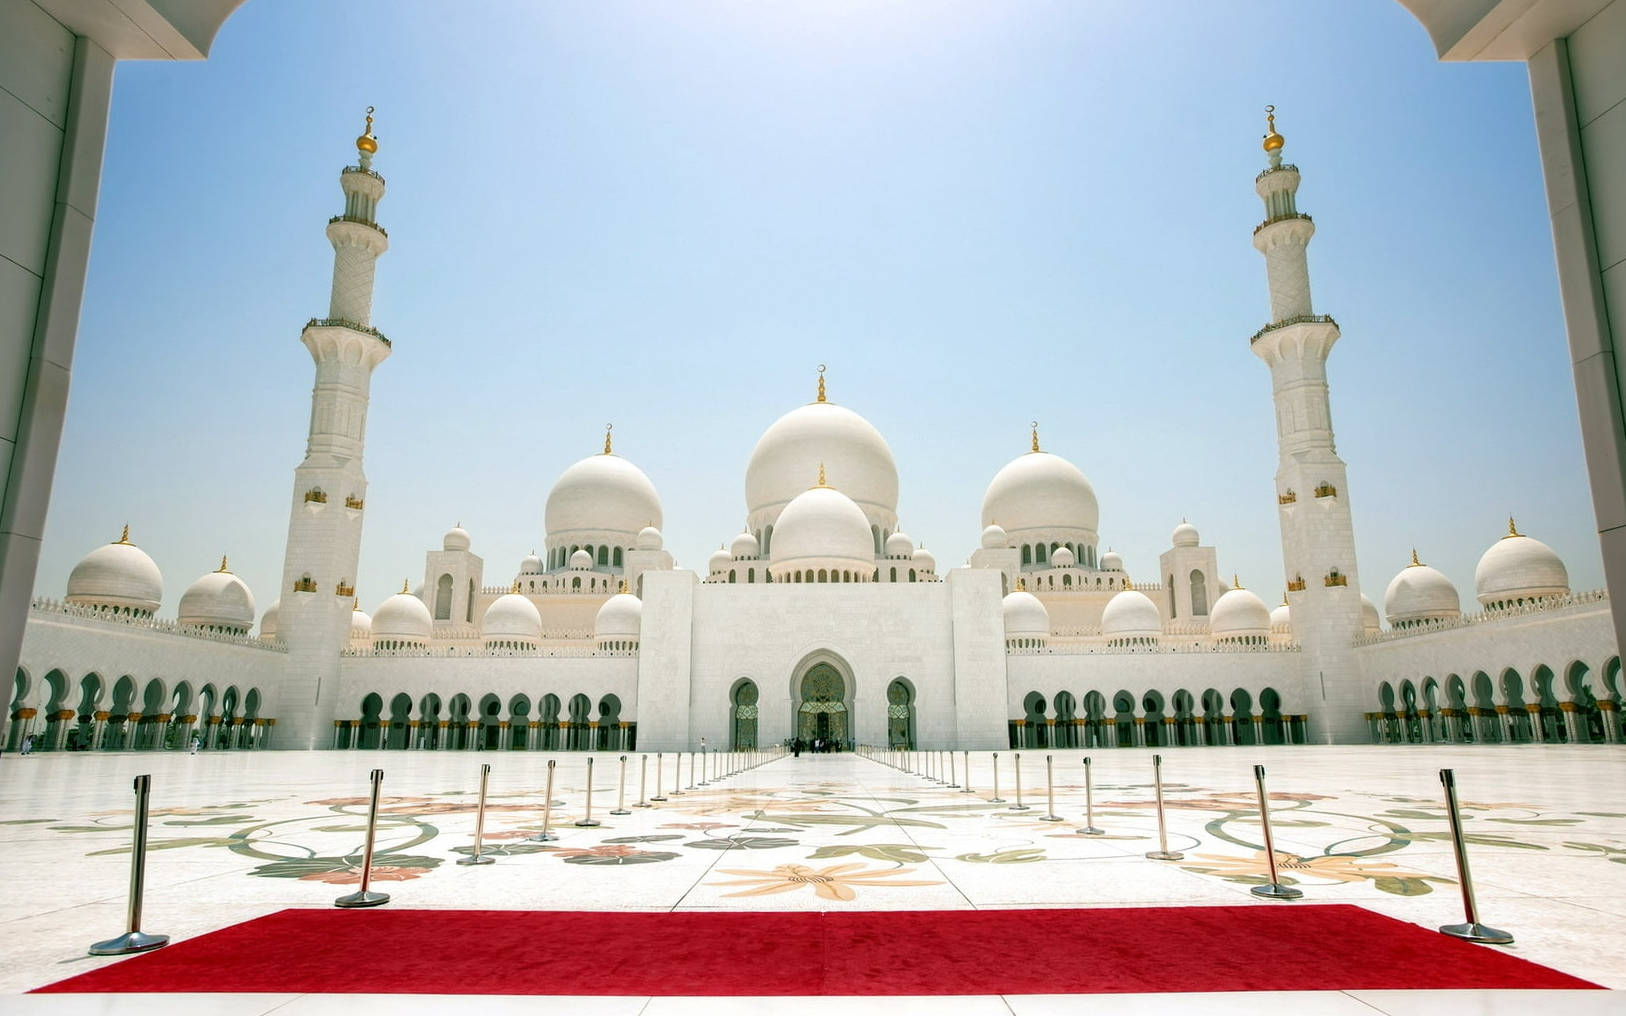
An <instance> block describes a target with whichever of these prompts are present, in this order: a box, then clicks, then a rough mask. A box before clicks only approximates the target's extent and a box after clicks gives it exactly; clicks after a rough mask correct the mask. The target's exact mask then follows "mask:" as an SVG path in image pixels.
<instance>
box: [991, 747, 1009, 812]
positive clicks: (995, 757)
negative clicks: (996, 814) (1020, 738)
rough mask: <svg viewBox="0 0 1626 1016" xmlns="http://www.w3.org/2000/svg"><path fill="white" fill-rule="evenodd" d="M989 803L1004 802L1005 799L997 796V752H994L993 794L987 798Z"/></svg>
mask: <svg viewBox="0 0 1626 1016" xmlns="http://www.w3.org/2000/svg"><path fill="white" fill-rule="evenodd" d="M988 803H989V804H1004V803H1005V799H1004V798H1003V797H1000V796H999V752H997V751H996V752H994V796H993V797H990V798H989V799H988Z"/></svg>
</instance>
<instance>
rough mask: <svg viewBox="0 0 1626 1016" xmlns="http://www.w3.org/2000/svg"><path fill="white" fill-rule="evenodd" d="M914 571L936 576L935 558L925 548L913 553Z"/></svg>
mask: <svg viewBox="0 0 1626 1016" xmlns="http://www.w3.org/2000/svg"><path fill="white" fill-rule="evenodd" d="M914 556H915V570H916V571H919V572H925V573H926V574H928V575H936V574H937V556H936V555H935V554H933V553H932V552H931V551H929V550H927V549H926V548H925V547H921V548H920V549H918V550H916V551H915V555H914Z"/></svg>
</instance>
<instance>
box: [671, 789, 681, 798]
mask: <svg viewBox="0 0 1626 1016" xmlns="http://www.w3.org/2000/svg"><path fill="white" fill-rule="evenodd" d="M672 796H673V797H682V796H683V791H681V790H674V791H672Z"/></svg>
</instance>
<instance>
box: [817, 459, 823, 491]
mask: <svg viewBox="0 0 1626 1016" xmlns="http://www.w3.org/2000/svg"><path fill="white" fill-rule="evenodd" d="M818 485H819V486H820V487H822V486H824V463H822V462H821V463H819V483H818Z"/></svg>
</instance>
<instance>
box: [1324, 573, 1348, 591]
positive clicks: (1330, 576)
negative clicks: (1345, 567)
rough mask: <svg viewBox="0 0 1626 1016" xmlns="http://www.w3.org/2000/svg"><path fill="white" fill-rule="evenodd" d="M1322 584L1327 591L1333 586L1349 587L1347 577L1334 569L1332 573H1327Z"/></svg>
mask: <svg viewBox="0 0 1626 1016" xmlns="http://www.w3.org/2000/svg"><path fill="white" fill-rule="evenodd" d="M1322 582H1323V583H1324V584H1325V585H1326V586H1327V588H1329V589H1331V588H1332V587H1334V586H1347V585H1349V576H1348V575H1345V574H1344V573H1343V572H1341V571H1339V570H1338V569H1337V568H1334V569H1333V570H1332V571H1330V572H1328V573H1327V577H1326V578H1325V579H1323V580H1322Z"/></svg>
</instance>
